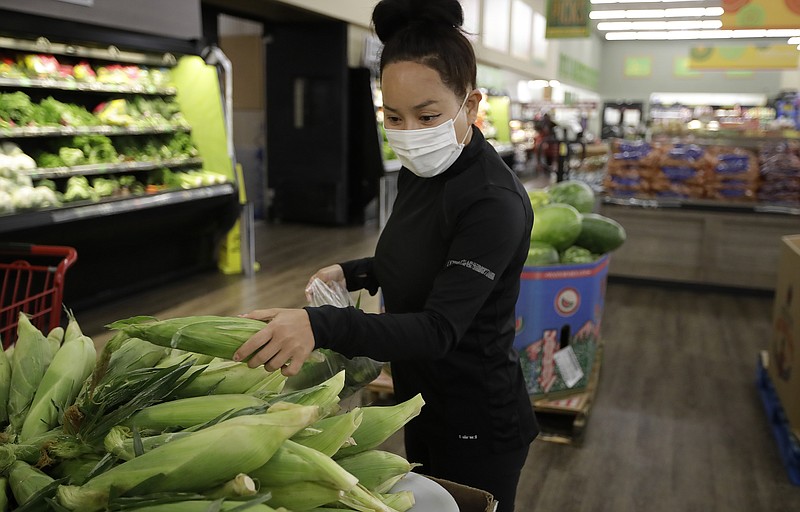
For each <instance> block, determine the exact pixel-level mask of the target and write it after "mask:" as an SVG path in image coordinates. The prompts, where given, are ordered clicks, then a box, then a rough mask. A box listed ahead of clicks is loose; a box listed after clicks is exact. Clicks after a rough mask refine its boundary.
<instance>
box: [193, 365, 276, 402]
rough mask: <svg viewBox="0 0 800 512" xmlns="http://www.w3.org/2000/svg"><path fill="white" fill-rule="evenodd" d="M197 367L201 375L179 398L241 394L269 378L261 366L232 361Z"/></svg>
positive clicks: (268, 373)
mask: <svg viewBox="0 0 800 512" xmlns="http://www.w3.org/2000/svg"><path fill="white" fill-rule="evenodd" d="M199 367H200V368H202V369H203V373H201V374H200V375H199V376H197V377H196V378H195V379H194V380H193V381H192V382H191V383H189V385H188V386H186V387H184V388H182V389H181V390H180V391H179V392H178V397H179V398H186V397H192V396H202V395H208V394H215V395H225V394H236V393H240V394H243V393H245V392H246V391H247V390H249V389H250V388H252V387H253V386H256V385H258V384H259V383H261V382H262V381H264V380H266V379H267V378H268V377H269V376H270V372H267V370H265V369H264V367H263V366H259V367H257V368H250V367H249V366H247V364H245V363H236V362H233V361H224V360H215V361H213V362H211V363H208V364H206V365H202V366H199ZM273 373H278V374H280V372H273Z"/></svg>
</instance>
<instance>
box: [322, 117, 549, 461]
mask: <svg viewBox="0 0 800 512" xmlns="http://www.w3.org/2000/svg"><path fill="white" fill-rule="evenodd" d="M472 130H473V131H472V140H471V141H470V143H469V144H468V145H467V146H466V147H465V148H464V150H463V151H462V154H461V155H460V156H459V158H458V160H456V162H455V163H453V165H452V166H451V167H450V168H449V169H447V170H446V171H445V172H444V173H442V174H440V175H438V176H435V177H432V178H419V177H417V176H416V175H414V174H413V173H411V172H410V171H408V170H407V169H405V168H403V169H401V170H400V172H399V175H398V186H397V197H396V200H395V203H394V206H393V210H392V214H391V216H390V217H389V219H388V221H387V223H386V226H385V227H384V229H383V232H382V233H381V236H380V238H379V240H378V244H377V246H376V249H375V255H374V257H370V258H365V259H360V260H353V261H348V262H344V263H342V268H343V269H344V273H345V278H346V280H347V287H348V289H349V290H351V291H354V290H358V289H367V290H369V292H370V293H371V294H375V293H377V291H378V289H379V288H380V289H381V292H382V294H383V301H384V306H385V311H386V313H382V314H374V313H365V312H363V311H360V310H358V309H356V308H343V309H340V308H335V307H332V306H323V307H318V308H312V307H309V308H306V310H307V311H308V314H309V318H310V321H311V327H312V330H313V333H314V339H315V343H316V346H317V347H318V348H319V347H325V348H329V349H332V350H335V351H337V352H339V353H341V354H343V355H345V356H348V357H354V356H368V357H371V358H373V359H377V360H380V361H391V364H392V377H393V380H394V387H395V396H396V398H397V399H398V400H400V401H402V400H407V399H409V398H411V397H412V396H414V395H415V394H417V393H421V394H422V397H423V399H424V400H425V402H426V404H425V406H424V407H423V410H422V413H421V414H420V416H419V417H418V418H416V419H415V420H413V421H414V422H415V427H416V428H421V429H423V432H425V433H426V435H429V436H430V437H431V439H433V440H437V441H439V442H442V443H447V445H452V447H453V448H454V449H460V448H463V449H475V450H477V451H479V452H480V451H482V450H483V451H489V450H491V451H493V452H498V451H505V450H512V449H515V448H519V447H521V446H523V445H526V444H528V443H530V442H531V441H532V440H533V439H534V438H535V437H536V434H537V432H538V427H537V425H536V420H535V418H534V415H533V411H532V408H531V404H530V399H529V396H528V394H527V391H526V389H525V383H524V379H523V376H522V372H521V368H520V364H519V358H518V355H517V354H516V352H515V351H514V350H513V348H512V343H513V341H514V327H515V305H516V300H517V295H518V293H519V284H520V273H521V271H522V266H523V264H524V261H525V259H526V257H527V254H528V247H529V244H530V232H531V228H532V227H533V212H532V209H531V205H530V201H529V200H528V197H527V193H526V191H525V189H524V187H523V186H522V184H521V183H520V182H519V180H518V179H517V177H516V176H515V175H514V174H513V173H512V172H511V170H510V169H509V168H508V167H507V166H506V165H505V163H504V162H503V161H502V160H501V159H500V157H499V156H498V154H497V152H496V151H495V150H494V148H492V146H491V145H490V144H489V143H488V142H487V141H486V140H485V139H484V138H483V135H482V134H481V132H480V131H479V130H478V129H477V128H475V127H473V129H472Z"/></svg>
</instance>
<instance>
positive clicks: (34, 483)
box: [8, 461, 54, 505]
mask: <svg viewBox="0 0 800 512" xmlns="http://www.w3.org/2000/svg"><path fill="white" fill-rule="evenodd" d="M53 481H54V480H53V478H51V477H50V476H48V475H46V474H44V473H43V472H41V471H39V470H38V469H36V468H34V467H33V466H31V465H30V464H28V463H27V462H22V461H17V462H15V463H14V464H13V465H12V466H11V469H9V471H8V483H9V485H10V486H11V492H12V493H13V494H14V500H16V502H17V503H19V504H21V505H24V504H25V503H27V502H28V500H30V499H31V497H33V496H34V495H35V494H36V493H38V492H39V491H41V490H42V489H44V488H45V487H47V486H48V485H51V484H52V483H53Z"/></svg>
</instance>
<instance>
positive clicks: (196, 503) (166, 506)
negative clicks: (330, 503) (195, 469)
mask: <svg viewBox="0 0 800 512" xmlns="http://www.w3.org/2000/svg"><path fill="white" fill-rule="evenodd" d="M241 506H242V503H241V502H236V501H226V502H224V503H219V502H218V501H203V500H187V501H178V502H173V503H162V504H158V505H148V506H144V507H137V508H132V509H128V510H129V511H130V512H209V511H212V510H220V511H226V510H234V509H236V508H237V507H241ZM216 507H219V508H216ZM240 510H241V512H289V511H288V510H286V509H284V508H279V509H275V508H272V507H270V506H269V505H264V504H263V503H260V504H254V505H248V506H247V508H246V509H240ZM339 512H341V510H340V511H339Z"/></svg>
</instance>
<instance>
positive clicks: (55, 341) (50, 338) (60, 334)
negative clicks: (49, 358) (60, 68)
mask: <svg viewBox="0 0 800 512" xmlns="http://www.w3.org/2000/svg"><path fill="white" fill-rule="evenodd" d="M62 341H64V328H63V327H54V328H53V329H51V330H50V332H49V333H47V343H48V344H49V345H50V352H52V354H53V357H55V355H56V352H58V349H59V348H61V342H62Z"/></svg>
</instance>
